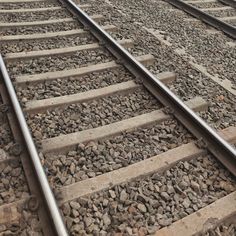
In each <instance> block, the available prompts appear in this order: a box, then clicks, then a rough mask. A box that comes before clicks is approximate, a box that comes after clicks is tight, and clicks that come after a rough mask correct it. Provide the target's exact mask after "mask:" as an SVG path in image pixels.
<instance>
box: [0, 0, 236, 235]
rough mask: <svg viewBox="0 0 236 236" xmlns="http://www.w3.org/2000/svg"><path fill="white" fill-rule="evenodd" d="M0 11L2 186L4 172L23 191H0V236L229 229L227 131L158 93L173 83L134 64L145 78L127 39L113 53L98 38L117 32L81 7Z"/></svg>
mask: <svg viewBox="0 0 236 236" xmlns="http://www.w3.org/2000/svg"><path fill="white" fill-rule="evenodd" d="M0 8H1V10H0V12H1V23H0V30H1V33H0V40H1V53H2V55H3V60H2V59H1V75H2V77H1V80H2V82H3V83H2V85H1V86H2V87H1V96H2V103H3V104H4V105H3V106H2V107H3V108H4V109H3V112H4V114H5V116H7V117H8V124H7V125H8V126H10V127H11V133H12V137H11V139H12V142H13V143H16V144H15V145H13V148H8V149H7V148H5V149H6V150H2V153H6V155H5V156H7V155H8V154H7V153H8V150H13V154H14V153H15V156H16V157H12V156H11V155H12V154H11V152H12V151H9V156H10V157H9V158H7V160H2V162H1V164H2V170H3V176H4V177H5V176H7V175H9V176H10V178H11V177H12V176H13V177H15V176H14V174H12V173H11V171H8V169H9V168H10V167H11V166H12V165H13V166H16V167H17V168H19V169H20V168H21V169H22V168H23V169H24V173H25V177H22V179H23V180H22V182H24V185H26V186H27V183H26V182H28V186H27V187H25V189H24V190H23V191H22V189H20V185H21V184H19V183H17V184H15V185H16V186H18V188H19V190H18V189H17V190H16V191H19V192H20V193H21V192H23V193H24V194H23V193H22V194H19V193H16V197H15V198H9V197H8V196H9V193H8V195H7V194H6V193H5V192H6V191H5V192H4V190H3V194H2V195H1V197H2V204H1V213H0V216H1V217H0V225H1V231H0V233H1V234H4V233H15V234H16V235H20V234H22V235H24V234H26V231H27V232H28V231H29V232H31V233H32V231H33V232H34V233H36V232H37V234H44V235H54V234H55V235H67V232H68V234H70V235H86V234H92V235H107V234H108V235H109V234H110V235H113V234H116V235H123V234H124V235H132V234H134V235H147V234H156V235H194V234H197V233H206V232H207V231H208V230H211V229H212V228H214V227H215V226H217V225H218V224H219V223H222V222H224V221H225V220H226V219H227V222H229V223H231V222H234V221H233V220H234V219H231V218H230V217H231V216H232V215H234V214H235V195H236V192H235V189H236V184H235V180H234V177H233V176H232V175H230V174H229V172H228V171H226V170H225V169H224V168H222V166H220V164H219V163H218V162H217V161H216V160H215V157H216V158H218V159H219V160H220V161H221V162H222V163H223V164H224V165H225V166H226V167H227V168H228V169H229V170H230V172H232V173H233V174H235V173H236V172H235V166H236V165H235V149H234V148H232V147H231V146H230V145H229V144H227V143H226V142H225V141H224V139H225V140H227V141H228V142H231V143H235V142H236V134H235V133H236V132H235V127H228V128H226V129H224V130H219V131H218V134H217V133H215V132H214V131H213V130H212V129H211V128H210V127H209V126H207V125H206V124H205V123H204V122H203V121H202V120H201V119H199V118H198V117H197V116H196V115H195V113H193V112H192V111H191V110H189V108H188V107H190V108H191V109H193V110H194V111H195V112H204V110H206V109H207V108H208V104H207V102H205V101H204V100H203V99H202V98H201V97H196V98H194V99H191V100H189V101H186V102H185V104H184V103H182V102H181V101H180V100H179V99H178V98H177V97H176V96H175V95H174V94H172V93H171V92H170V90H168V89H167V87H165V86H164V85H163V84H162V83H160V81H162V82H163V83H165V84H168V83H172V82H173V81H174V80H175V78H176V76H175V73H173V72H170V71H165V72H162V73H159V74H157V75H156V76H153V75H152V74H151V73H150V72H149V71H148V70H147V69H146V68H144V67H143V66H142V65H141V64H140V63H142V64H144V65H146V66H147V67H150V68H151V64H152V63H153V60H154V57H153V56H152V55H150V54H148V55H139V53H137V52H135V51H133V48H132V46H133V43H134V42H133V41H132V40H130V39H119V41H118V43H119V44H117V42H115V41H114V40H113V39H112V38H111V37H110V36H109V35H108V34H106V33H105V31H104V30H106V31H108V32H110V33H111V34H112V35H113V36H114V37H115V36H116V31H117V29H116V27H115V26H112V25H106V24H105V25H104V24H103V16H101V15H90V17H88V16H87V15H86V14H84V12H83V11H81V9H85V10H86V9H87V10H88V12H89V8H90V5H89V4H86V5H85V4H84V5H83V4H80V8H78V7H76V5H75V4H74V3H72V2H71V1H68V0H67V1H60V2H57V1H50V2H46V1H36V0H28V1H27V0H10V1H5V0H0ZM49 11H50V12H51V14H50V17H49V14H48V12H49ZM39 12H40V13H39ZM41 13H42V14H41ZM72 13H73V15H72ZM13 14H14V17H13ZM29 19H31V20H30V21H29ZM91 19H93V20H95V21H99V22H100V23H101V25H102V27H98V25H97V24H96V23H95V22H94V21H93V20H91ZM119 45H121V46H119ZM123 47H126V48H127V49H128V50H129V51H130V52H133V53H134V54H135V58H136V59H134V58H133V57H131V56H130V54H129V53H127V52H126V51H125V50H124V48H123ZM4 62H5V63H4ZM13 85H14V88H15V92H14V89H13V87H12V86H13ZM6 91H8V92H9V94H7V93H6ZM9 95H10V96H9ZM18 99H19V100H18ZM10 103H11V104H12V108H9V109H7V108H6V107H8V106H9V104H10ZM19 103H20V104H21V107H22V109H21V107H20V104H19ZM6 105H7V106H6ZM13 111H14V112H15V115H13V114H14V112H13ZM24 117H25V118H24ZM2 120H3V123H4V125H3V127H5V126H6V125H5V123H6V119H2ZM17 122H20V124H21V126H20V130H19V126H18V123H17ZM27 125H28V126H29V129H28V128H27ZM1 127H2V126H1ZM5 129H7V131H8V132H9V133H10V131H9V127H8V128H5ZM30 132H31V134H32V136H33V139H32V138H31V135H30ZM22 135H23V137H22ZM219 135H220V136H219ZM7 136H8V135H7ZM221 137H223V139H222V138H221ZM22 140H24V142H23V141H22ZM34 143H35V144H36V146H35V144H34ZM4 144H5V143H4ZM5 146H7V145H3V147H5ZM20 147H21V148H20ZM24 147H27V148H24ZM206 149H207V150H208V151H210V153H213V155H212V154H210V153H207V151H206ZM19 150H20V151H19ZM2 156H3V155H2ZM13 156H14V155H13ZM19 159H20V160H21V161H20V162H19ZM16 160H17V164H16ZM209 164H210V165H211V166H210V167H209ZM9 166H10V167H9ZM18 166H20V167H18ZM6 169H7V170H6ZM33 170H35V171H33ZM13 171H14V168H13ZM17 171H18V172H20V171H19V170H17ZM17 171H15V172H17ZM213 173H214V174H213ZM20 174H22V175H23V176H24V174H23V171H21V172H20ZM19 176H20V175H19ZM32 176H33V178H32ZM16 177H18V176H16ZM5 179H8V177H6V178H4V180H3V181H2V186H5V188H8V186H9V184H8V182H7V180H5ZM47 179H48V181H47ZM13 181H16V180H14V179H13ZM12 185H13V187H14V183H13V184H12ZM50 188H51V189H52V190H53V191H51V189H50ZM3 189H4V188H3ZM25 192H27V193H25ZM4 196H5V197H4ZM54 197H55V198H54ZM173 199H174V200H173ZM27 211H28V212H30V214H29V216H28V215H27V213H26V212H27ZM6 212H7V213H6ZM164 212H165V213H166V214H164ZM172 213H173V215H171V214H172ZM23 216H24V217H25V216H28V217H25V218H24V217H23ZM22 219H23V223H22ZM31 219H34V220H31ZM212 219H213V220H212ZM28 221H29V222H31V224H30V223H28ZM32 221H33V223H32ZM63 222H64V223H63ZM186 225H187V226H186ZM29 232H28V233H29Z"/></svg>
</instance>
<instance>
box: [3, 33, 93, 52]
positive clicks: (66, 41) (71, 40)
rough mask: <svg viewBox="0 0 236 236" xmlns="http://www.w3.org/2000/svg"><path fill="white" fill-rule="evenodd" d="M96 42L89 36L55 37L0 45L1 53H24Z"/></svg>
mask: <svg viewBox="0 0 236 236" xmlns="http://www.w3.org/2000/svg"><path fill="white" fill-rule="evenodd" d="M95 42H97V40H96V39H95V38H94V37H93V36H92V35H91V34H89V33H88V34H87V35H78V36H69V37H57V38H53V39H45V40H43V39H40V40H31V41H27V42H22V41H19V42H13V41H12V42H9V43H6V42H3V43H1V48H0V50H1V53H2V54H5V53H12V52H24V51H38V50H47V49H55V48H64V47H73V46H79V45H84V44H89V43H95Z"/></svg>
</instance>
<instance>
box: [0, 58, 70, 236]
mask: <svg viewBox="0 0 236 236" xmlns="http://www.w3.org/2000/svg"><path fill="white" fill-rule="evenodd" d="M0 72H1V75H2V77H3V80H4V83H5V86H6V88H7V92H8V94H9V97H10V100H11V103H12V106H13V109H14V112H15V114H16V118H17V120H18V122H19V126H20V129H21V132H22V135H23V137H24V141H25V143H26V146H27V149H28V152H29V155H30V157H31V161H32V164H33V167H34V170H35V172H36V176H37V178H38V183H39V185H40V188H41V190H42V193H43V196H44V200H45V202H46V204H47V209H48V211H49V214H50V217H51V219H52V223H53V227H54V229H55V234H56V235H58V236H68V233H67V230H66V227H65V225H64V222H63V220H62V217H61V214H60V211H59V209H58V206H57V204H56V200H55V198H54V195H53V193H52V190H51V188H50V186H49V183H48V180H47V177H46V174H45V172H44V170H43V166H42V164H41V162H40V158H39V155H38V152H37V149H36V147H35V144H34V141H33V138H32V136H31V134H30V130H29V127H28V125H27V123H26V120H25V117H24V115H23V112H22V109H21V106H20V103H19V101H18V99H17V95H16V93H15V89H14V87H13V85H12V81H11V79H10V76H9V74H8V72H7V69H6V66H5V63H4V61H3V58H2V55H1V54H0Z"/></svg>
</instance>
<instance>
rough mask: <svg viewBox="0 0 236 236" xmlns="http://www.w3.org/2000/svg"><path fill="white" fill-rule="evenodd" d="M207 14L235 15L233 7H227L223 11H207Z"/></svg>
mask: <svg viewBox="0 0 236 236" xmlns="http://www.w3.org/2000/svg"><path fill="white" fill-rule="evenodd" d="M207 13H208V14H210V15H212V16H215V17H227V16H236V10H235V9H229V10H224V11H222V10H221V11H207Z"/></svg>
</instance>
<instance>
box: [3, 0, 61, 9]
mask: <svg viewBox="0 0 236 236" xmlns="http://www.w3.org/2000/svg"><path fill="white" fill-rule="evenodd" d="M46 7H58V2H55V3H54V2H52V1H51V2H47V1H43V2H27V3H1V5H0V9H4V10H11V9H29V8H46Z"/></svg>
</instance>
